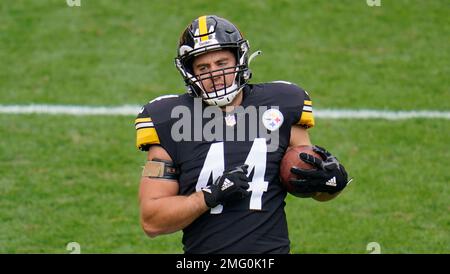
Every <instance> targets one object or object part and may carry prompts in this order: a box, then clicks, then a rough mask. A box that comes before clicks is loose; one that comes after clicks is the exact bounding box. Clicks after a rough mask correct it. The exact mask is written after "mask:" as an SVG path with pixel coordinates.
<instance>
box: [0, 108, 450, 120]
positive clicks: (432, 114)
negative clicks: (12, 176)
mask: <svg viewBox="0 0 450 274" xmlns="http://www.w3.org/2000/svg"><path fill="white" fill-rule="evenodd" d="M140 109H141V106H137V105H122V106H115V107H114V106H71V105H0V114H1V113H3V114H58V115H61V114H63V115H75V116H79V115H103V116H117V115H118V116H135V115H137V114H138V113H139V111H140ZM314 116H315V117H317V118H325V119H386V120H402V119H413V118H422V119H450V111H434V110H409V111H392V110H371V109H359V110H355V109H353V110H350V109H314Z"/></svg>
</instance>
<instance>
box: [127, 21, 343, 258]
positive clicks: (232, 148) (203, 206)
mask: <svg viewBox="0 0 450 274" xmlns="http://www.w3.org/2000/svg"><path fill="white" fill-rule="evenodd" d="M250 59H251V56H249V43H248V41H247V40H245V39H244V37H243V36H242V34H241V32H240V31H239V29H238V28H237V27H236V26H235V25H234V24H232V23H231V22H229V21H227V20H226V19H224V18H220V17H218V16H215V15H207V16H201V17H199V18H196V19H195V20H194V21H192V23H191V24H190V25H189V26H188V27H187V28H186V29H185V30H184V32H183V33H182V35H181V37H180V40H179V46H178V55H177V57H176V59H175V65H176V67H177V69H178V70H179V72H180V74H181V76H182V77H183V80H184V82H185V84H186V87H187V93H185V94H183V95H166V96H162V97H159V98H156V99H155V100H153V101H151V102H150V103H148V104H146V105H145V106H144V107H143V108H142V110H141V112H140V113H139V114H138V117H137V119H136V121H135V126H136V130H137V142H136V145H137V147H138V148H139V149H140V150H143V151H148V161H147V162H146V164H145V167H144V169H143V172H142V178H141V183H140V191H139V201H140V210H141V224H142V227H143V229H144V231H145V232H146V233H147V234H148V235H149V236H150V237H155V236H158V235H161V234H167V233H173V232H175V231H179V230H183V245H184V251H185V252H186V253H246V254H249V253H289V251H290V247H289V246H290V242H289V237H288V229H287V223H286V216H285V211H284V206H285V202H284V200H285V197H286V193H287V192H286V190H285V189H284V188H283V187H282V185H281V183H280V181H279V165H280V161H281V159H282V157H283V155H284V153H285V151H286V149H287V148H288V147H289V146H297V145H311V141H310V138H309V136H308V132H307V129H308V128H311V127H313V126H314V117H313V113H312V102H311V99H310V98H309V95H308V94H307V93H306V92H305V91H304V90H303V89H301V88H300V87H298V86H296V85H294V84H292V83H288V82H283V81H277V82H270V83H262V84H250V83H249V79H250V78H251V71H250V69H249V61H250ZM239 107H240V108H241V109H242V108H244V109H245V108H255V109H257V110H258V111H256V112H253V114H252V115H253V116H254V117H253V118H255V117H256V119H258V120H257V121H258V122H257V123H256V124H258V130H257V131H256V132H255V130H254V128H253V129H252V127H253V126H254V125H255V122H251V121H252V120H251V119H250V118H249V117H246V115H243V116H242V115H241V117H240V114H242V112H241V113H240V112H238V111H236V110H237V109H238V108H239ZM207 109H209V110H210V112H211V113H214V115H205V114H204V113H206V110H207ZM180 113H181V114H180ZM199 113H200V116H199V115H198V114H199ZM196 114H197V115H196ZM247 114H248V113H247ZM247 116H248V115H247ZM211 123H213V125H214V127H211V126H210V124H211ZM180 124H182V126H181V127H180ZM208 125H209V126H208ZM208 127H209V128H210V129H211V128H214V130H211V132H212V134H213V137H214V138H210V136H209V137H208V136H205V132H208V131H207V130H206V128H208ZM238 131H242V132H238ZM229 132H231V134H230V135H229V136H226V135H227V134H229ZM240 133H242V134H240ZM268 134H273V135H270V136H271V138H272V140H269V138H268V136H269V135H268ZM180 136H181V138H180ZM230 136H231V138H228V137H230ZM236 136H240V138H239V137H236ZM314 150H315V151H317V152H318V153H319V154H320V155H321V156H322V159H318V158H314V157H308V155H301V156H300V157H301V159H303V160H304V161H305V162H308V163H310V164H313V165H314V166H315V167H316V169H315V170H314V171H311V170H308V171H305V170H301V169H296V168H294V169H293V170H292V172H294V173H296V174H300V175H302V178H304V179H301V180H298V181H293V182H292V184H294V185H295V187H296V189H297V190H298V192H299V193H301V192H305V193H307V192H312V191H313V192H316V193H317V195H316V196H314V197H313V198H315V199H317V200H321V201H324V200H329V199H331V198H333V197H335V196H336V195H337V194H338V193H339V192H340V191H342V189H344V187H345V186H346V185H347V183H348V181H347V174H346V172H345V169H344V167H343V166H342V165H341V164H340V163H339V162H338V161H337V159H336V158H335V157H334V156H333V155H331V154H330V153H329V152H328V151H326V150H325V149H323V148H321V147H318V146H315V147H314ZM332 178H334V179H333V180H332V181H333V182H335V183H334V184H327V182H329V181H330V179H332Z"/></svg>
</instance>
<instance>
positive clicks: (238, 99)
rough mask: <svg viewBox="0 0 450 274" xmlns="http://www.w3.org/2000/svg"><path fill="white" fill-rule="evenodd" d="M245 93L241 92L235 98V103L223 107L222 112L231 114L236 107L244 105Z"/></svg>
mask: <svg viewBox="0 0 450 274" xmlns="http://www.w3.org/2000/svg"><path fill="white" fill-rule="evenodd" d="M243 94H244V91H241V92H239V94H238V95H237V96H236V97H234V99H233V101H231V103H229V104H228V105H226V106H224V107H221V109H222V111H224V112H231V111H233V110H234V108H235V107H237V106H240V105H241V103H242V98H243Z"/></svg>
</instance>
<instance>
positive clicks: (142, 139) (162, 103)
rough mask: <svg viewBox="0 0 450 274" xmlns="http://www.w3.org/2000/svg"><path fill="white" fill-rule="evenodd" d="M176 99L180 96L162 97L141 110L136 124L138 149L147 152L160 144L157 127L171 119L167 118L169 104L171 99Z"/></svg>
mask: <svg viewBox="0 0 450 274" xmlns="http://www.w3.org/2000/svg"><path fill="white" fill-rule="evenodd" d="M176 97H178V95H164V96H160V97H157V98H155V99H153V100H151V101H150V102H149V103H148V104H146V105H144V106H143V107H142V108H141V110H140V112H139V114H138V115H137V117H136V119H135V123H134V125H135V127H136V147H137V148H138V149H140V150H143V151H147V150H148V149H149V147H150V146H151V145H159V144H160V139H159V136H158V132H157V129H156V128H157V127H156V125H158V124H162V123H164V122H165V121H167V120H168V119H169V118H170V117H169V116H167V104H169V103H170V102H169V101H170V100H169V98H176Z"/></svg>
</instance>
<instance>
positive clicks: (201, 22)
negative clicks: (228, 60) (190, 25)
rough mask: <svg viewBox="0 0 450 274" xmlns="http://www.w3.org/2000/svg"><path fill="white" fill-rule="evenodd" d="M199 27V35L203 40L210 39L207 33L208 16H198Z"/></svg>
mask: <svg viewBox="0 0 450 274" xmlns="http://www.w3.org/2000/svg"><path fill="white" fill-rule="evenodd" d="M198 29H199V32H200V33H199V35H200V40H201V41H206V40H208V35H205V34H207V33H208V26H207V24H206V16H200V17H199V18H198Z"/></svg>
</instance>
